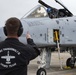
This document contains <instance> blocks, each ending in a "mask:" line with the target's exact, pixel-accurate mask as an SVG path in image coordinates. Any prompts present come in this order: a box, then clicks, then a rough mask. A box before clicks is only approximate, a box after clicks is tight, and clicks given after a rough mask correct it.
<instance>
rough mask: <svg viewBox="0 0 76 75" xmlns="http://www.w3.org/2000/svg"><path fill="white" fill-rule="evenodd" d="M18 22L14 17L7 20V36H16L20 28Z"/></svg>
mask: <svg viewBox="0 0 76 75" xmlns="http://www.w3.org/2000/svg"><path fill="white" fill-rule="evenodd" d="M20 23H21V22H20V20H19V19H18V18H16V17H11V18H9V19H8V20H7V21H6V23H5V26H6V30H7V35H16V34H17V32H18V29H19V26H20Z"/></svg>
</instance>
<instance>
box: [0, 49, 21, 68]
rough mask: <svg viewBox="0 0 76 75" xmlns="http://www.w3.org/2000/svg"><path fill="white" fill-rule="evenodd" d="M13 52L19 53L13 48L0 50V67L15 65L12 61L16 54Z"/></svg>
mask: <svg viewBox="0 0 76 75" xmlns="http://www.w3.org/2000/svg"><path fill="white" fill-rule="evenodd" d="M10 52H11V53H12V55H11V54H10ZM13 53H15V54H17V55H20V52H19V51H17V50H16V49H14V48H3V49H1V50H0V54H1V55H0V60H1V61H0V65H1V66H2V67H5V68H8V67H14V66H16V65H17V63H16V62H15V61H14V60H15V58H16V56H15V55H13ZM12 61H13V62H12Z"/></svg>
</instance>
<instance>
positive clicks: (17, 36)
mask: <svg viewBox="0 0 76 75" xmlns="http://www.w3.org/2000/svg"><path fill="white" fill-rule="evenodd" d="M7 38H16V39H18V36H7Z"/></svg>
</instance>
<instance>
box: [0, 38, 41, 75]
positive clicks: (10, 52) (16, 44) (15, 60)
mask: <svg viewBox="0 0 76 75" xmlns="http://www.w3.org/2000/svg"><path fill="white" fill-rule="evenodd" d="M27 42H28V45H24V44H23V43H21V42H20V41H19V40H18V39H16V38H7V39H5V41H3V42H1V43H0V75H27V65H28V64H29V61H30V60H32V59H34V58H36V57H37V56H38V55H39V54H40V52H39V50H38V48H37V47H36V45H35V44H34V42H33V40H32V39H28V40H27Z"/></svg>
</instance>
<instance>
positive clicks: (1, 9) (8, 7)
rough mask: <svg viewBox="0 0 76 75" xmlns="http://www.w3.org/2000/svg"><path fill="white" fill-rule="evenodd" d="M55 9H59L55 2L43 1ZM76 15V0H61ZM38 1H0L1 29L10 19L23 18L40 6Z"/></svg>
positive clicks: (50, 0)
mask: <svg viewBox="0 0 76 75" xmlns="http://www.w3.org/2000/svg"><path fill="white" fill-rule="evenodd" d="M43 1H44V2H46V3H47V4H49V5H50V6H53V7H58V8H60V6H58V4H55V2H54V0H43ZM59 1H61V2H62V3H63V4H64V5H66V7H67V8H69V9H70V11H72V12H73V14H74V15H76V0H59ZM38 4H39V3H38V0H0V27H2V26H4V24H5V21H6V20H7V19H8V18H10V17H17V18H19V19H20V18H22V16H24V15H25V14H26V13H27V12H28V11H29V10H31V9H32V8H33V7H35V6H36V5H38Z"/></svg>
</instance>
